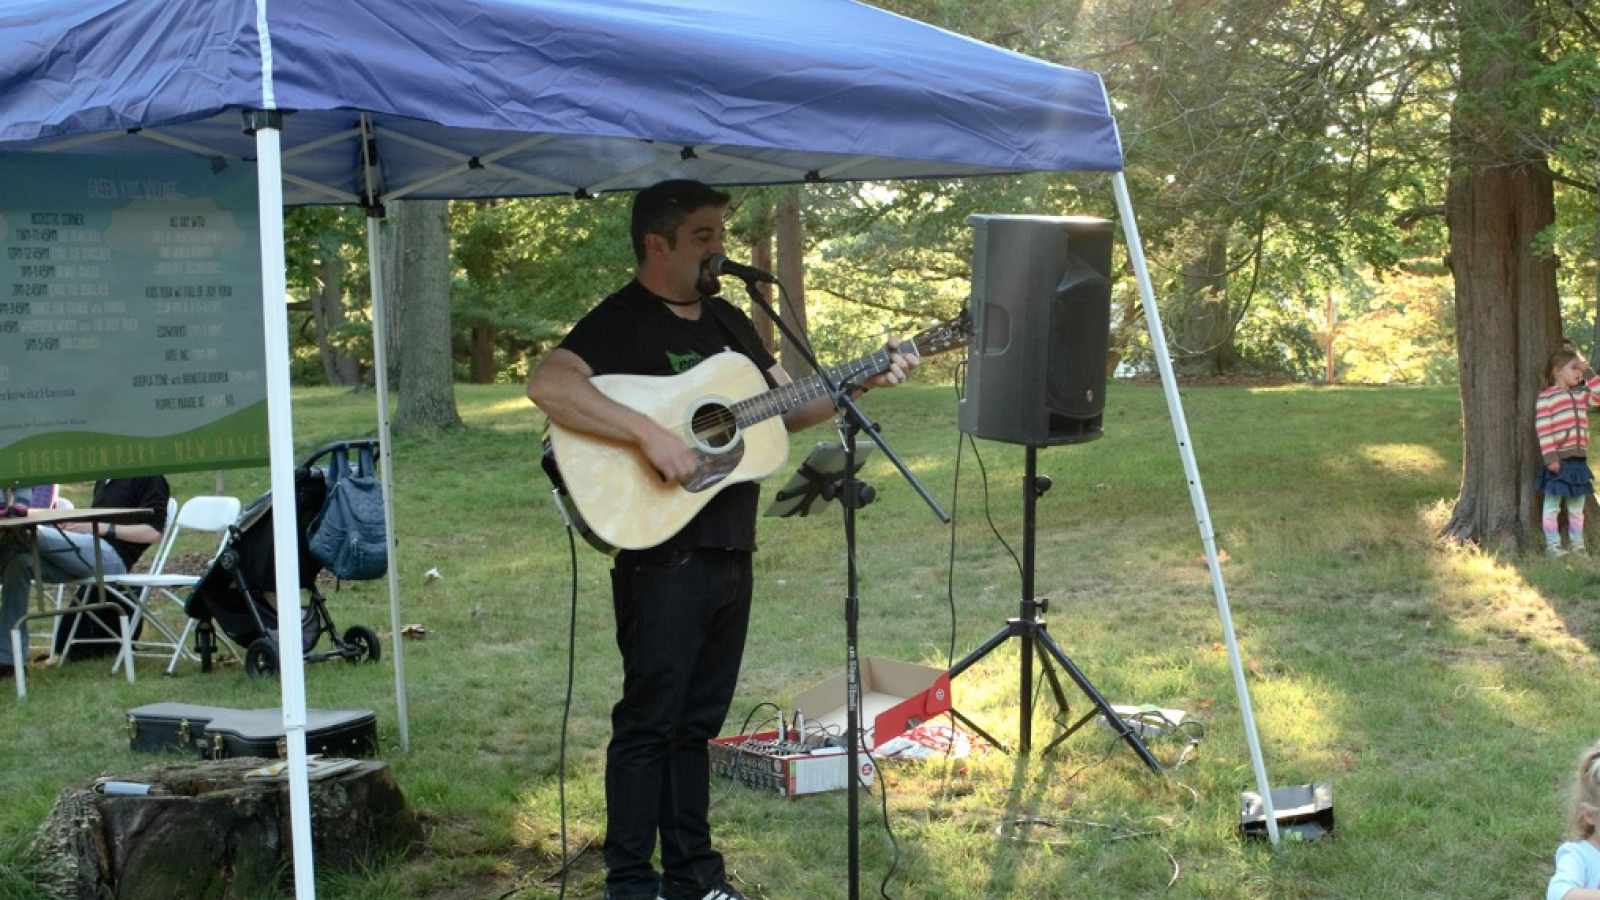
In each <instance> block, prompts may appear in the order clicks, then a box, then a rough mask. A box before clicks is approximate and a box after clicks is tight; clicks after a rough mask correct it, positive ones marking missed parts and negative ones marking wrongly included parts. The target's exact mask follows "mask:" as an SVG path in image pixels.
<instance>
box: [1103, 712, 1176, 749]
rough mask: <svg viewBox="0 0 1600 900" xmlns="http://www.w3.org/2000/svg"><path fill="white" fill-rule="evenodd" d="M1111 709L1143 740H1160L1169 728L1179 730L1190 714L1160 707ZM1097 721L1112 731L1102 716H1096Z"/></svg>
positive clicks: (1109, 724)
mask: <svg viewBox="0 0 1600 900" xmlns="http://www.w3.org/2000/svg"><path fill="white" fill-rule="evenodd" d="M1111 708H1112V709H1113V710H1114V711H1115V712H1116V714H1117V715H1118V716H1119V717H1120V718H1121V719H1122V721H1123V722H1125V723H1127V725H1128V727H1129V729H1131V730H1132V731H1133V733H1134V734H1137V735H1138V736H1139V737H1140V738H1142V739H1143V740H1147V741H1148V740H1150V739H1152V738H1158V737H1160V736H1161V735H1163V734H1166V733H1167V729H1168V728H1177V727H1178V726H1179V725H1181V724H1183V720H1184V719H1185V718H1187V717H1188V715H1189V714H1188V713H1186V712H1184V711H1183V710H1181V709H1162V708H1161V707H1159V706H1151V705H1149V704H1146V705H1144V706H1130V705H1127V704H1122V703H1113V704H1111ZM1095 721H1096V722H1099V723H1100V727H1101V728H1104V729H1105V730H1107V731H1111V730H1112V728H1111V723H1110V722H1109V721H1107V720H1106V717H1105V716H1104V715H1103V714H1102V715H1098V716H1095Z"/></svg>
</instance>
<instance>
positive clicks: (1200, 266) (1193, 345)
mask: <svg viewBox="0 0 1600 900" xmlns="http://www.w3.org/2000/svg"><path fill="white" fill-rule="evenodd" d="M1208 227H1209V228H1210V231H1209V233H1208V234H1207V235H1206V237H1205V244H1204V245H1203V246H1202V247H1201V248H1200V249H1199V250H1198V252H1197V254H1196V255H1195V256H1193V257H1191V258H1190V259H1189V260H1188V262H1186V263H1184V265H1183V272H1182V276H1183V304H1184V307H1183V308H1184V315H1183V319H1182V322H1183V326H1184V329H1183V343H1182V346H1183V348H1184V354H1183V356H1181V357H1180V358H1179V359H1178V360H1177V369H1178V374H1179V375H1186V376H1190V377H1208V376H1213V375H1228V374H1231V373H1232V372H1234V371H1235V370H1236V369H1237V368H1238V354H1237V353H1235V352H1234V348H1233V320H1232V317H1231V314H1230V312H1229V310H1228V230H1227V229H1226V228H1224V227H1222V226H1219V225H1210V226H1208Z"/></svg>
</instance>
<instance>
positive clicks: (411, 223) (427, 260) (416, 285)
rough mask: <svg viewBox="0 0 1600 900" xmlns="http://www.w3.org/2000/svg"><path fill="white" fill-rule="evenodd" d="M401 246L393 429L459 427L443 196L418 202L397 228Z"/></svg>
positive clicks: (426, 430)
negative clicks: (401, 354)
mask: <svg viewBox="0 0 1600 900" xmlns="http://www.w3.org/2000/svg"><path fill="white" fill-rule="evenodd" d="M395 231H396V232H397V243H398V244H399V245H400V278H399V284H398V285H397V287H399V288H400V291H399V292H398V293H400V294H402V295H403V297H404V299H402V300H401V303H400V315H399V316H398V318H399V320H400V322H399V325H400V343H401V345H402V346H404V347H405V350H406V362H405V365H404V366H402V367H401V369H400V391H399V393H400V401H399V403H398V405H397V407H396V409H395V417H394V428H395V431H397V432H400V433H401V434H408V433H409V434H414V433H423V434H431V433H434V432H438V431H444V430H447V429H453V428H460V427H461V425H462V422H461V416H460V414H459V413H457V411H456V395H455V377H454V376H455V373H454V370H453V369H452V365H451V354H450V221H449V206H448V203H447V201H444V200H413V201H410V202H408V203H407V204H406V210H405V212H404V214H402V215H401V216H400V221H399V222H398V223H397V227H396V228H395Z"/></svg>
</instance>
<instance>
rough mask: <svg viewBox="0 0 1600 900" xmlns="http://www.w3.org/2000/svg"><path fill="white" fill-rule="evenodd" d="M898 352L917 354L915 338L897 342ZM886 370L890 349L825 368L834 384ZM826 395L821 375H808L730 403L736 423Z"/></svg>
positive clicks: (762, 418)
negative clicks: (898, 345)
mask: <svg viewBox="0 0 1600 900" xmlns="http://www.w3.org/2000/svg"><path fill="white" fill-rule="evenodd" d="M899 352H900V353H902V354H916V353H917V345H916V343H915V341H914V340H911V339H907V340H904V341H901V342H900V350H899ZM888 370H889V351H887V350H879V351H878V352H876V353H869V354H867V355H866V356H863V357H861V358H860V359H852V360H850V361H849V362H847V363H840V364H839V365H837V366H831V367H829V368H828V369H827V370H826V371H827V373H828V380H829V381H831V382H832V383H833V384H843V383H844V382H847V381H849V382H859V381H860V380H861V379H863V378H871V377H872V376H874V375H876V374H878V373H879V372H887V371H888ZM826 396H828V388H827V386H826V385H825V384H824V383H823V380H822V378H821V377H820V376H817V375H811V376H808V377H806V378H802V379H800V380H799V381H796V382H794V383H792V384H786V385H784V386H783V387H780V388H774V389H773V390H770V391H767V392H766V393H764V394H757V395H756V396H754V397H751V398H749V399H747V400H743V401H740V402H739V403H735V404H733V407H732V409H733V413H734V416H735V417H736V418H737V419H738V422H739V426H740V427H741V428H742V427H744V426H746V425H754V424H755V423H757V422H762V421H765V420H767V419H770V418H772V417H773V416H781V415H783V414H784V413H786V412H788V411H789V410H791V409H794V408H796V407H800V406H804V405H806V404H807V403H810V402H811V401H813V400H815V399H817V398H818V397H826Z"/></svg>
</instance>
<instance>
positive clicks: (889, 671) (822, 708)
mask: <svg viewBox="0 0 1600 900" xmlns="http://www.w3.org/2000/svg"><path fill="white" fill-rule="evenodd" d="M844 689H845V676H844V673H842V672H841V673H839V674H838V675H835V676H833V677H832V678H829V679H828V680H826V681H824V682H822V683H821V684H818V685H816V686H815V687H812V688H808V689H806V690H804V691H802V692H800V693H799V694H796V695H795V698H794V708H795V709H797V710H799V711H800V712H801V713H803V714H804V715H805V721H806V732H807V734H808V735H809V734H811V733H812V732H813V731H814V730H815V729H816V728H817V727H819V726H820V727H821V728H822V729H824V730H826V731H827V732H828V733H829V734H835V735H840V736H841V737H842V736H843V735H844V726H845V716H846V710H845V705H844V701H845V697H844ZM951 704H952V701H951V699H950V673H949V672H946V671H945V670H943V669H933V668H929V667H928V666H919V665H914V664H912V663H908V662H899V661H897V660H893V659H883V658H881V657H877V656H864V657H862V658H861V729H862V731H863V732H864V734H863V737H862V742H861V743H862V747H863V748H865V749H867V750H871V749H873V748H875V747H877V746H878V745H879V744H882V743H885V742H887V741H889V740H892V739H893V738H896V737H898V736H900V735H902V734H904V733H906V732H907V731H909V730H911V729H912V728H915V727H917V726H918V725H921V724H922V723H924V722H926V721H928V720H929V719H932V718H934V717H935V716H938V715H940V714H942V713H946V712H949V711H950V707H951Z"/></svg>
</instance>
